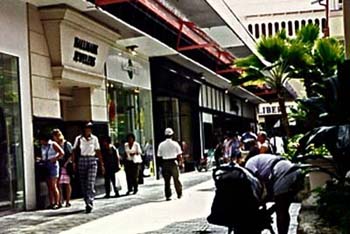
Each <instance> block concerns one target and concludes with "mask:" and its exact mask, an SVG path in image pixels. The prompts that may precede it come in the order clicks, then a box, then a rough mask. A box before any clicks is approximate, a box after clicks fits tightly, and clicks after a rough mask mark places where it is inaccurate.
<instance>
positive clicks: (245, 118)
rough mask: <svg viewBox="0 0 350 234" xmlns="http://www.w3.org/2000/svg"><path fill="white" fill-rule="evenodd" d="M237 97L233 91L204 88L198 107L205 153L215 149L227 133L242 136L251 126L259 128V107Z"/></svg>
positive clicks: (206, 86)
mask: <svg viewBox="0 0 350 234" xmlns="http://www.w3.org/2000/svg"><path fill="white" fill-rule="evenodd" d="M234 94H235V92H234V90H230V89H222V88H218V87H216V86H214V85H211V84H205V83H204V84H202V86H201V90H200V98H199V105H200V111H201V118H202V135H203V137H202V141H203V142H202V144H203V148H204V150H209V149H213V148H214V147H215V146H216V144H217V143H218V141H221V140H222V139H223V137H224V136H225V135H226V134H227V132H238V133H243V132H245V131H246V130H247V129H248V128H249V127H250V126H256V123H257V119H256V118H257V116H256V109H257V104H256V103H255V104H254V103H253V102H252V101H250V100H248V99H243V98H238V97H237V96H235V95H234ZM253 101H257V99H256V98H255V99H254V100H253Z"/></svg>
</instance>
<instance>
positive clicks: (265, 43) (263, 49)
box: [257, 36, 287, 63]
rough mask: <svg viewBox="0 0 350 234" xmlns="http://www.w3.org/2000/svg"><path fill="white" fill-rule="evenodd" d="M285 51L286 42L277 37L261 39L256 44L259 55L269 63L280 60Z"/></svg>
mask: <svg viewBox="0 0 350 234" xmlns="http://www.w3.org/2000/svg"><path fill="white" fill-rule="evenodd" d="M286 49H287V45H286V42H285V41H284V40H283V39H282V38H280V37H277V36H276V37H265V38H262V39H261V40H260V41H259V42H258V44H257V50H258V52H259V54H261V56H262V57H263V58H264V59H265V60H266V61H268V62H270V63H275V62H276V61H278V60H280V58H281V55H282V54H283V53H284V52H285V50H286Z"/></svg>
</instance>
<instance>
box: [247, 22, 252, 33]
mask: <svg viewBox="0 0 350 234" xmlns="http://www.w3.org/2000/svg"><path fill="white" fill-rule="evenodd" d="M248 31H249V32H250V33H251V34H253V25H251V24H249V25H248Z"/></svg>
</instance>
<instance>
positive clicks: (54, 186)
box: [52, 178, 60, 205]
mask: <svg viewBox="0 0 350 234" xmlns="http://www.w3.org/2000/svg"><path fill="white" fill-rule="evenodd" d="M52 192H53V195H54V200H55V204H56V205H58V204H59V203H60V192H59V189H58V186H57V178H52Z"/></svg>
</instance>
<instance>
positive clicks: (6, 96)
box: [0, 53, 24, 209]
mask: <svg viewBox="0 0 350 234" xmlns="http://www.w3.org/2000/svg"><path fill="white" fill-rule="evenodd" d="M20 116H21V107H20V93H19V72H18V58H17V57H14V56H10V55H6V54H2V53H0V209H2V208H4V207H12V208H23V204H24V203H23V202H24V192H23V185H24V181H23V152H22V132H21V118H20Z"/></svg>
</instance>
